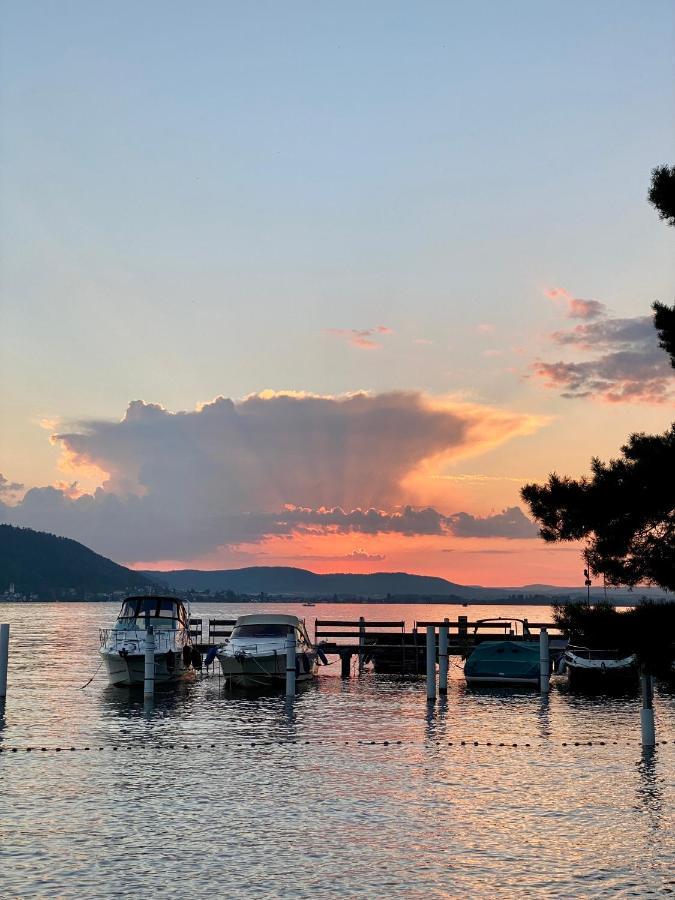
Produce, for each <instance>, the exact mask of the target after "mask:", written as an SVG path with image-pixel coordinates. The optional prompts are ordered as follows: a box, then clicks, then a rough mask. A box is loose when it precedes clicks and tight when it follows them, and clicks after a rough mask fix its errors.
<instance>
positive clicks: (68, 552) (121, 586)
mask: <svg viewBox="0 0 675 900" xmlns="http://www.w3.org/2000/svg"><path fill="white" fill-rule="evenodd" d="M10 584H14V589H15V591H16V592H17V593H21V594H38V595H39V596H40V597H41V598H45V599H51V598H54V599H58V598H59V597H62V596H63V595H64V592H65V591H69V590H75V591H76V592H77V594H78V595H79V596H80V597H81V596H82V595H83V594H89V593H109V592H111V591H132V590H134V589H138V588H144V587H148V586H150V585H151V584H152V582H151V581H150V579H149V578H147V577H145V576H144V575H141V574H140V573H139V572H133V571H132V570H131V569H127V568H125V567H124V566H119V565H117V563H114V562H112V561H111V560H109V559H106V558H105V556H99V555H98V553H94V552H93V550H89V549H88V548H87V547H85V546H84V545H83V544H79V543H78V542H77V541H72V540H70V539H69V538H63V537H56V536H55V535H53V534H47V533H46V532H44V531H33V530H32V529H31V528H15V527H14V526H12V525H0V593H2V592H3V591H6V590H8V588H9V586H10Z"/></svg>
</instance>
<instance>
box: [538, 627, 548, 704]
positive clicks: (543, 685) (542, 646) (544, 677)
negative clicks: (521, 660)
mask: <svg viewBox="0 0 675 900" xmlns="http://www.w3.org/2000/svg"><path fill="white" fill-rule="evenodd" d="M550 677H551V657H550V655H549V649H548V631H546V629H545V628H542V629H541V630H540V632H539V689H540V691H541V693H542V694H548V682H549V678H550Z"/></svg>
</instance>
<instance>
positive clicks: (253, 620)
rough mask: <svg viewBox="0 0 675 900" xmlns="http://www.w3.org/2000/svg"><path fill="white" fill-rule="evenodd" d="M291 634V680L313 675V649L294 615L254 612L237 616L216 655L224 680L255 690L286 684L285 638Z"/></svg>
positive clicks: (314, 662)
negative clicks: (226, 640)
mask: <svg viewBox="0 0 675 900" xmlns="http://www.w3.org/2000/svg"><path fill="white" fill-rule="evenodd" d="M289 634H294V635H295V677H296V681H297V682H301V681H308V680H309V679H310V678H313V677H314V675H316V671H317V668H318V663H317V650H316V648H315V647H314V646H312V643H311V641H310V639H309V636H308V635H307V629H306V628H305V623H304V622H303V621H302V620H301V619H299V618H298V617H297V616H290V615H281V614H274V613H257V614H255V615H247V616H239V618H238V619H237V621H236V623H235V625H234V628H233V629H232V634H231V636H230V639H229V641H228V642H227V643H226V644H224V645H223V646H222V647H221V648H220V649H219V650H218V653H217V656H218V661H219V662H220V667H221V669H222V670H223V675H224V676H225V678H227V679H229V680H230V682H231V683H232V684H235V685H236V686H237V687H246V688H249V687H251V688H256V687H258V688H259V687H271V686H275V685H279V686H281V685H283V684H285V682H286V639H287V637H288V635H289Z"/></svg>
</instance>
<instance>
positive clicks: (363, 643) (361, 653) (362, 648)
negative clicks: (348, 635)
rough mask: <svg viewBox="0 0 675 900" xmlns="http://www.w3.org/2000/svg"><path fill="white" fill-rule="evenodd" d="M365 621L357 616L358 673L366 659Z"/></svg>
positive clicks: (361, 670)
mask: <svg viewBox="0 0 675 900" xmlns="http://www.w3.org/2000/svg"><path fill="white" fill-rule="evenodd" d="M365 647H366V621H365V619H364V618H363V616H359V675H360V674H361V672H363V669H364V666H365V660H366V652H365Z"/></svg>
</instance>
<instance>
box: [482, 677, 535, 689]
mask: <svg viewBox="0 0 675 900" xmlns="http://www.w3.org/2000/svg"><path fill="white" fill-rule="evenodd" d="M539 680H540V679H539V676H538V675H537V676H536V677H534V676H533V677H531V678H509V677H507V676H503V675H485V676H481V675H475V676H473V677H472V676H471V675H467V676H466V683H467V684H473V685H476V684H478V685H497V686H499V685H500V684H516V685H526V686H528V687H539Z"/></svg>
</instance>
